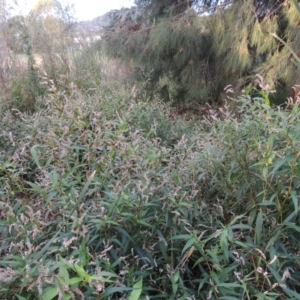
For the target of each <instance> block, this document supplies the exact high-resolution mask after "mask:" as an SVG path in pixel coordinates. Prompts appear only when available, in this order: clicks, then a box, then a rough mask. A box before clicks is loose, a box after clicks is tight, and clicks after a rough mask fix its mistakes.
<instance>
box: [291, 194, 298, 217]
mask: <svg viewBox="0 0 300 300" xmlns="http://www.w3.org/2000/svg"><path fill="white" fill-rule="evenodd" d="M291 197H292V200H293V203H294V208H295V213H298V210H299V198H298V194H297V192H296V191H295V190H292V191H291Z"/></svg>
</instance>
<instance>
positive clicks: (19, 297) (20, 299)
mask: <svg viewBox="0 0 300 300" xmlns="http://www.w3.org/2000/svg"><path fill="white" fill-rule="evenodd" d="M15 296H17V297H18V299H19V300H27V299H26V298H24V297H22V296H19V295H16V294H15Z"/></svg>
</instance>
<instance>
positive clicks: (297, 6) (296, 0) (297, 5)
mask: <svg viewBox="0 0 300 300" xmlns="http://www.w3.org/2000/svg"><path fill="white" fill-rule="evenodd" d="M293 3H294V5H295V6H296V9H297V10H298V13H299V14H300V5H299V3H298V0H293Z"/></svg>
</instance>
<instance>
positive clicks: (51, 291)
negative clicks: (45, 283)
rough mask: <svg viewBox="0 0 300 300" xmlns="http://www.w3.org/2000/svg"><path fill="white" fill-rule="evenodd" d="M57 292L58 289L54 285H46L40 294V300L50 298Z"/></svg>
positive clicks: (48, 299)
mask: <svg viewBox="0 0 300 300" xmlns="http://www.w3.org/2000/svg"><path fill="white" fill-rule="evenodd" d="M57 294H58V290H57V288H56V287H52V286H51V287H48V288H46V289H45V291H44V293H43V294H42V297H41V300H52V299H53V298H55V297H56V296H57Z"/></svg>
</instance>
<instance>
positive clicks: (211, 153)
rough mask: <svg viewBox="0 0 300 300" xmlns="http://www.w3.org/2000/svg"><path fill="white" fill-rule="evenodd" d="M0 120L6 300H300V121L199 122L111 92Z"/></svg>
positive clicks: (1, 267) (244, 115) (272, 115)
mask: <svg viewBox="0 0 300 300" xmlns="http://www.w3.org/2000/svg"><path fill="white" fill-rule="evenodd" d="M41 107H42V109H40V110H39V111H37V112H35V113H33V114H26V113H22V112H19V111H17V110H15V111H10V110H7V111H2V112H1V114H2V115H1V119H0V122H1V124H0V128H1V132H0V135H1V136H0V298H1V299H12V300H13V299H19V300H24V299H26V300H31V299H42V300H51V299H130V300H134V299H236V300H238V299H299V298H300V285H299V282H300V263H299V261H300V255H299V253H300V244H299V239H300V226H299V225H298V224H299V184H300V167H299V153H300V152H299V149H300V145H299V143H300V142H299V141H300V136H299V135H300V128H299V126H300V125H299V124H300V113H299V108H298V107H297V106H296V105H295V106H294V108H293V110H292V111H282V110H278V109H273V108H270V107H269V106H267V105H265V104H262V103H260V102H259V101H257V102H255V103H254V104H252V105H251V106H250V107H249V105H248V106H246V105H244V106H243V105H242V108H241V112H240V117H238V118H237V117H234V116H232V115H230V114H227V115H226V118H223V120H219V119H216V118H207V119H204V120H198V121H196V120H194V121H192V120H191V121H186V120H181V119H180V118H178V119H175V120H174V119H171V118H169V114H170V108H169V107H168V106H166V105H165V104H163V103H161V102H159V101H158V100H154V101H153V102H151V103H150V104H149V103H148V102H146V101H145V100H144V99H140V98H134V97H133V95H132V93H130V92H128V91H127V90H126V89H125V88H121V87H118V88H116V87H115V86H114V87H113V88H110V86H109V85H106V86H103V85H101V84H100V85H99V86H98V88H97V89H96V90H94V92H93V93H92V94H90V95H87V94H84V93H82V92H80V90H77V89H76V87H75V86H74V85H72V86H70V87H69V90H68V93H67V94H66V93H64V91H55V92H52V93H51V92H49V93H48V95H47V97H46V98H45V99H43V105H42V106H41Z"/></svg>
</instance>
